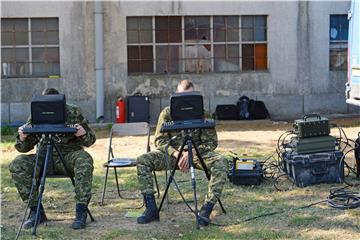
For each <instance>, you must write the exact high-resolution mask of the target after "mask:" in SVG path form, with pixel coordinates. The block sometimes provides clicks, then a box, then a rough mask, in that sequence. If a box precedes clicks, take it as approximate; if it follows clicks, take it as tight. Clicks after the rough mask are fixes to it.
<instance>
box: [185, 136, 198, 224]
mask: <svg viewBox="0 0 360 240" xmlns="http://www.w3.org/2000/svg"><path fill="white" fill-rule="evenodd" d="M186 142H187V146H188V161H189V165H190V173H191V186H192V189H193V192H194V205H195V213H194V214H195V219H196V228H197V229H199V228H200V227H199V217H198V214H199V209H198V204H197V197H196V180H195V168H194V161H193V154H192V145H193V142H192V140H191V139H187V141H186Z"/></svg>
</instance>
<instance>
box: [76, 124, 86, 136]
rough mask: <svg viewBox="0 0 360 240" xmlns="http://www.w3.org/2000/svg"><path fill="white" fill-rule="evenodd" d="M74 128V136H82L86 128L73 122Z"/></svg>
mask: <svg viewBox="0 0 360 240" xmlns="http://www.w3.org/2000/svg"><path fill="white" fill-rule="evenodd" d="M75 128H76V129H77V131H76V133H75V136H77V137H82V136H84V135H85V134H86V130H85V129H84V128H83V127H82V126H81V125H80V124H75Z"/></svg>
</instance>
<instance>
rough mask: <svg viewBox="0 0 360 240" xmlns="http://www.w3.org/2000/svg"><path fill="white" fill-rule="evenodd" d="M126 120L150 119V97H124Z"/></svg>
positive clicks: (145, 120)
mask: <svg viewBox="0 0 360 240" xmlns="http://www.w3.org/2000/svg"><path fill="white" fill-rule="evenodd" d="M126 109H127V122H149V121H150V99H149V97H148V96H128V97H126Z"/></svg>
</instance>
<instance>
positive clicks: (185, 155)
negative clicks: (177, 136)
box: [178, 152, 189, 173]
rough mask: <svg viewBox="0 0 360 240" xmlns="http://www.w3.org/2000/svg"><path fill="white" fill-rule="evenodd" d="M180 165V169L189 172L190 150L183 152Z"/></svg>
mask: <svg viewBox="0 0 360 240" xmlns="http://www.w3.org/2000/svg"><path fill="white" fill-rule="evenodd" d="M178 167H179V169H180V171H182V172H185V173H186V172H188V171H189V155H188V152H183V153H182V155H181V157H180V160H179V163H178Z"/></svg>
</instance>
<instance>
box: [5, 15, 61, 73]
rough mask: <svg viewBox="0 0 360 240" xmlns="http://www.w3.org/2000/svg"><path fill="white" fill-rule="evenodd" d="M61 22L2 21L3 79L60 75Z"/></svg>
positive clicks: (26, 19)
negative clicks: (59, 45)
mask: <svg viewBox="0 0 360 240" xmlns="http://www.w3.org/2000/svg"><path fill="white" fill-rule="evenodd" d="M58 22H59V21H58V19H57V18H16V19H13V18H2V19H1V27H2V28H1V51H2V54H1V57H2V66H1V67H2V77H30V76H35V77H37V76H41V77H42V76H44V77H47V76H49V75H54V74H56V75H60V63H59V60H60V56H59V47H58V46H56V45H58V44H59V23H58ZM29 37H30V39H31V40H29ZM50 44H51V45H52V46H51V47H49V45H50ZM30 52H31V53H32V54H31V56H30Z"/></svg>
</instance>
